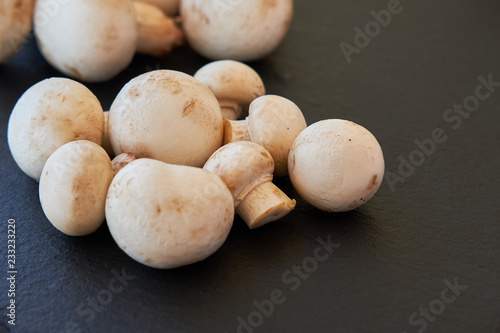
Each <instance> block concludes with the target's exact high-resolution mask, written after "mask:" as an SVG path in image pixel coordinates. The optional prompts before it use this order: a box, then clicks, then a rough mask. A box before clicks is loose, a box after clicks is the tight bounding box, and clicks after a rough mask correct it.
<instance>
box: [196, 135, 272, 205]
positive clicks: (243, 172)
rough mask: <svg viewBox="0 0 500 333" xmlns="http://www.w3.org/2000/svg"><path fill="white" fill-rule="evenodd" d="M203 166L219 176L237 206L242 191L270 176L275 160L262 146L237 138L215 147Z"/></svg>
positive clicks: (270, 178)
mask: <svg viewBox="0 0 500 333" xmlns="http://www.w3.org/2000/svg"><path fill="white" fill-rule="evenodd" d="M203 169H205V170H208V171H211V172H213V173H215V174H217V175H219V176H220V177H221V178H222V180H223V181H224V183H226V185H227V187H228V188H229V190H230V191H231V194H232V195H233V199H234V202H235V206H238V204H239V203H240V202H241V200H242V199H244V195H246V194H248V192H250V191H251V190H252V189H254V188H255V187H256V186H257V185H259V184H261V183H263V182H264V181H270V180H272V174H273V171H274V161H273V157H272V156H271V154H269V152H268V151H267V150H266V149H264V147H262V146H260V145H258V144H256V143H253V142H248V141H239V142H233V143H229V144H227V145H225V146H223V147H221V148H220V149H219V150H217V151H216V152H215V153H214V154H213V155H212V156H211V157H210V158H209V160H208V161H207V163H206V164H205V166H204V167H203ZM242 195H243V196H242Z"/></svg>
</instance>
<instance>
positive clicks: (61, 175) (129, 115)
mask: <svg viewBox="0 0 500 333" xmlns="http://www.w3.org/2000/svg"><path fill="white" fill-rule="evenodd" d="M222 3H223V2H220V1H214V0H183V1H179V0H140V1H139V0H134V1H132V0H123V1H118V2H117V1H115V0H73V1H71V2H67V3H64V4H58V7H57V10H55V9H54V8H53V9H54V11H53V12H52V14H51V15H52V17H51V18H50V20H48V19H45V20H44V19H43V18H44V15H46V12H45V11H46V9H47V8H48V7H47V6H50V5H51V4H53V2H52V0H37V1H36V5H34V4H33V1H29V0H26V1H23V0H20V1H14V0H7V1H4V2H3V3H2V4H0V9H1V10H0V16H1V15H4V16H6V17H7V18H8V20H1V21H0V62H1V61H3V60H6V59H7V58H8V57H9V56H11V55H12V54H13V53H14V52H15V51H16V50H17V49H18V48H19V47H20V45H21V44H22V41H23V40H24V38H25V37H26V35H27V34H28V33H29V31H30V29H31V18H32V17H33V15H34V17H35V24H34V30H35V34H36V38H37V42H38V45H39V47H40V50H41V52H42V54H43V55H44V56H45V57H46V59H47V60H48V61H49V62H50V63H51V64H52V65H53V66H54V67H56V68H57V69H59V70H60V71H61V72H63V73H65V74H67V75H68V76H72V77H74V78H77V79H79V80H82V81H88V82H99V81H105V80H108V79H110V78H112V77H113V76H115V75H117V74H118V73H119V72H120V71H122V70H123V69H124V68H125V67H126V66H128V64H129V63H130V62H131V61H132V58H133V56H134V54H135V53H136V52H139V53H144V54H149V55H155V56H162V55H164V54H166V53H168V52H170V51H171V50H172V48H174V47H176V46H178V45H180V44H182V43H183V41H184V34H185V35H186V38H187V41H188V42H189V44H190V45H191V46H192V47H193V48H194V49H195V50H196V51H198V52H199V53H200V54H202V55H204V56H206V57H207V58H211V59H224V60H218V61H214V62H211V63H208V64H207V65H205V66H203V67H202V68H200V69H199V70H198V71H197V72H196V73H195V74H194V76H191V75H188V74H186V73H182V72H179V71H175V70H156V71H151V72H149V73H145V74H142V75H139V76H137V77H135V78H133V79H132V80H130V81H129V82H128V83H127V84H126V85H125V86H124V87H123V88H122V89H121V91H120V92H119V93H118V95H117V96H116V98H115V100H114V101H113V103H112V105H111V108H110V109H109V111H106V112H105V111H103V108H102V107H101V104H100V102H99V100H98V99H97V97H96V96H95V95H94V94H93V93H92V92H91V91H90V90H89V89H88V88H86V87H85V86H84V85H83V84H81V83H78V82H76V81H74V80H72V79H67V78H50V79H47V80H43V81H41V82H39V83H37V84H35V85H34V86H32V87H31V88H29V89H28V90H27V91H26V92H25V93H24V94H23V95H22V96H21V97H20V98H19V100H18V102H17V104H16V105H15V107H14V109H13V111H12V114H11V116H10V119H9V125H8V133H7V136H8V144H9V148H10V150H11V153H12V156H13V158H14V160H15V162H16V163H17V164H18V166H19V168H20V169H21V170H22V171H23V172H24V173H26V174H27V175H28V176H30V177H31V178H33V179H35V180H36V181H39V196H40V203H41V207H42V209H43V211H44V213H45V215H46V217H47V219H48V221H49V222H50V223H51V224H52V225H53V226H54V227H55V228H56V229H57V230H59V231H61V232H62V233H64V234H66V235H70V236H85V235H89V234H91V233H93V232H95V231H96V230H97V229H98V228H100V227H101V225H102V224H103V222H104V221H106V222H107V223H106V224H107V227H108V228H109V230H110V233H111V235H112V237H113V239H114V240H115V241H116V243H117V244H118V246H119V247H120V248H121V249H122V250H123V251H124V252H125V253H127V254H128V255H129V256H130V257H131V258H133V259H135V260H136V261H138V262H140V263H142V264H144V265H147V266H151V267H154V268H175V267H179V266H183V265H188V264H192V263H195V262H197V261H200V260H204V259H205V258H207V257H208V256H210V255H212V254H213V253H215V252H216V251H217V250H218V249H219V248H220V247H221V246H222V244H223V243H224V241H225V240H226V239H227V237H228V235H229V233H230V230H231V227H232V225H233V221H234V217H235V215H238V216H239V217H240V218H241V219H242V220H243V221H244V222H245V223H246V224H247V225H248V227H249V228H250V229H255V228H259V227H262V226H264V225H266V224H268V223H270V222H274V221H278V220H281V221H286V216H287V215H288V214H289V213H290V212H292V211H293V209H294V208H295V206H296V204H297V202H296V200H295V199H293V198H290V197H289V195H288V194H287V193H284V192H283V191H282V190H281V189H279V188H278V187H277V186H276V185H275V184H274V183H273V182H272V181H273V178H274V177H286V176H289V178H290V181H291V184H292V185H293V187H294V188H295V190H296V192H297V193H298V194H299V195H300V196H301V197H302V198H303V199H304V200H305V201H306V202H308V203H310V204H311V205H313V206H315V207H316V208H318V209H320V210H323V211H325V212H330V213H334V212H345V211H349V210H352V209H355V208H357V207H359V206H361V205H363V204H364V203H366V202H367V201H368V200H369V199H370V198H372V197H373V195H374V194H375V192H376V191H377V190H378V188H379V187H380V184H381V181H382V179H383V175H384V157H383V153H382V149H381V147H380V145H379V143H378V142H377V140H376V139H375V137H374V136H373V135H372V134H371V133H370V132H369V131H368V130H366V129H365V128H364V127H362V126H360V125H357V124H355V123H352V122H349V121H346V120H340V119H329V120H324V121H320V122H317V123H315V124H312V125H311V126H309V127H307V123H306V120H305V118H304V115H303V114H302V111H301V110H300V108H299V107H298V106H297V105H296V104H295V103H294V102H292V101H291V100H289V99H287V98H284V97H281V96H277V95H268V94H266V88H265V85H264V82H263V81H262V79H261V77H260V76H259V74H258V73H257V72H256V71H255V70H254V69H253V68H251V67H250V66H248V65H246V64H244V63H242V62H240V61H238V60H241V61H250V60H256V59H260V58H262V57H264V56H266V55H268V54H269V53H271V52H272V51H274V50H275V49H276V47H277V46H278V45H279V43H280V42H281V41H282V39H283V38H284V36H285V34H286V31H287V29H288V27H289V24H290V20H291V18H292V14H293V1H292V0H275V1H267V0H256V1H253V2H250V1H231V2H228V3H227V4H225V6H222V7H221V4H222ZM179 7H180V8H179ZM179 12H180V15H181V17H180V19H174V18H172V17H173V16H175V15H177V14H178V13H179ZM179 22H182V29H183V30H184V31H183V30H181V28H180V26H179V25H178V24H179ZM249 22H252V24H251V25H249ZM254 22H259V23H260V24H254ZM250 26H251V27H252V28H251V29H250V28H249V27H250ZM12 33H14V34H15V35H16V36H19V37H20V38H19V39H17V40H15V42H12V38H11V37H12ZM231 59H232V60H231Z"/></svg>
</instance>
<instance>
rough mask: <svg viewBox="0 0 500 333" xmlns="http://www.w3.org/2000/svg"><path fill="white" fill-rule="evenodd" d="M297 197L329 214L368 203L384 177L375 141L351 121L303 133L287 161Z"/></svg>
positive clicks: (327, 123)
mask: <svg viewBox="0 0 500 333" xmlns="http://www.w3.org/2000/svg"><path fill="white" fill-rule="evenodd" d="M288 170H289V174H290V179H291V181H292V184H293V186H294V188H295V189H296V190H297V192H298V193H299V195H300V196H301V197H302V198H303V199H304V200H306V201H307V202H309V203H310V204H311V205H313V206H315V207H316V208H318V209H321V210H324V211H326V212H346V211H349V210H352V209H355V208H357V207H359V206H361V205H362V204H364V203H365V202H367V201H368V200H369V199H370V198H371V197H373V195H374V194H375V192H377V190H378V188H379V187H380V184H381V183H382V179H383V176H384V156H383V153H382V148H381V147H380V145H379V143H378V142H377V139H376V138H375V137H374V136H373V135H372V134H371V133H370V132H369V131H368V130H367V129H365V128H364V127H362V126H360V125H357V124H355V123H353V122H350V121H346V120H341V119H330V120H323V121H320V122H317V123H315V124H313V125H311V126H309V127H308V128H307V129H305V130H304V131H302V133H300V134H299V136H298V137H297V139H295V141H294V143H293V145H292V148H291V150H290V155H289V157H288Z"/></svg>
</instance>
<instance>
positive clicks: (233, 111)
mask: <svg viewBox="0 0 500 333" xmlns="http://www.w3.org/2000/svg"><path fill="white" fill-rule="evenodd" d="M219 104H220V108H221V111H222V117H223V118H224V119H228V120H236V119H238V118H239V117H240V115H241V112H242V111H243V107H242V106H241V105H240V104H238V103H236V102H233V101H224V100H219Z"/></svg>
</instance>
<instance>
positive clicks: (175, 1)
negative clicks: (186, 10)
mask: <svg viewBox="0 0 500 333" xmlns="http://www.w3.org/2000/svg"><path fill="white" fill-rule="evenodd" d="M135 1H143V2H147V3H150V4H152V5H155V6H157V7H159V8H161V10H163V12H165V14H167V15H168V16H169V17H174V16H176V15H177V14H178V13H179V2H180V0H135Z"/></svg>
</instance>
